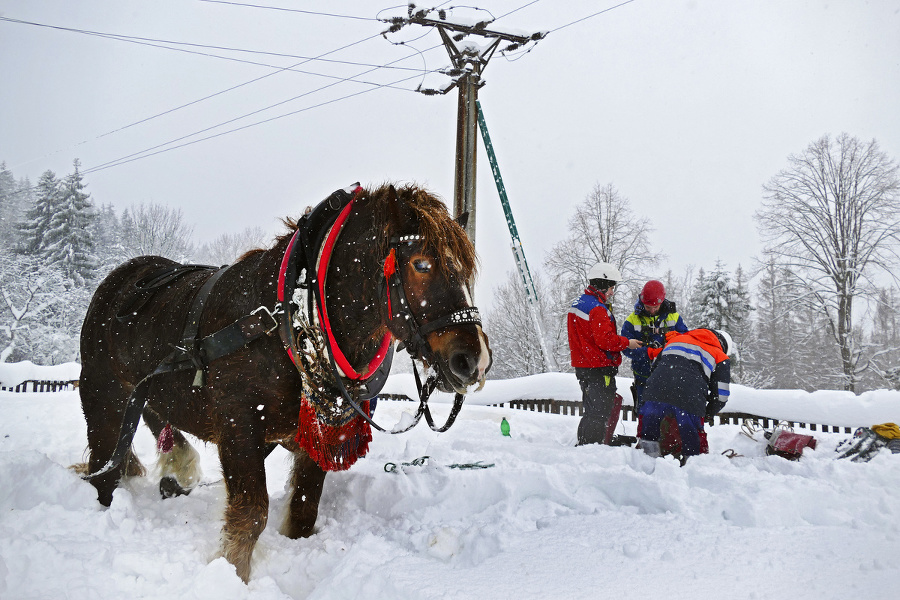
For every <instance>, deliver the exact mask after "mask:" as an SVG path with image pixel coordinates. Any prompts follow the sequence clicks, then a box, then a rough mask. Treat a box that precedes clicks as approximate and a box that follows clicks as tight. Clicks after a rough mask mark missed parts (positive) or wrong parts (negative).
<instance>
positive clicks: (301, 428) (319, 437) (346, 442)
mask: <svg viewBox="0 0 900 600" xmlns="http://www.w3.org/2000/svg"><path fill="white" fill-rule="evenodd" d="M361 408H362V409H363V410H364V411H366V412H368V411H369V402H368V401H364V402H363V403H362V405H361ZM298 421H299V422H298V425H297V436H296V437H295V438H294V441H296V442H297V443H298V444H300V447H301V448H303V449H304V450H306V452H307V454H309V455H310V457H312V459H313V460H314V461H316V464H317V465H319V467H320V468H321V469H322V470H324V471H346V470H347V469H349V468H350V467H352V466H353V464H354V463H355V462H356V460H357V459H359V458H362V457H363V456H365V455H366V453H367V452H368V451H369V442H371V441H372V427H371V426H370V425H369V424H368V423H367V422H366V420H365V419H363V418H362V417H360V416H358V415H357V416H354V417H353V418H351V419H350V420H349V421H347V423H345V424H344V425H339V426H337V427H333V426H330V425H327V424H325V423H322V422H321V421H320V420H319V418H318V417H317V416H316V411H315V409H314V408H313V406H312V404H311V403H310V401H309V400H308V399H307V398H306V394H304V395H303V396H302V398H301V399H300V417H299V419H298Z"/></svg>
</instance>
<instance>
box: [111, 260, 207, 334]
mask: <svg viewBox="0 0 900 600" xmlns="http://www.w3.org/2000/svg"><path fill="white" fill-rule="evenodd" d="M218 268H219V267H213V266H211V265H178V264H176V265H171V266H168V267H163V268H161V269H158V270H156V271H153V272H152V273H150V274H149V275H147V276H145V277H142V278H141V279H138V280H137V281H136V282H135V283H134V290H135V294H134V295H133V296H132V297H131V298H130V299H129V300H128V301H127V302H126V303H125V305H124V306H123V307H122V308H121V309H120V311H119V314H117V315H116V319H117V320H118V321H119V322H120V323H121V322H124V321H127V320H128V319H130V318H131V317H133V316H134V315H135V314H137V311H138V310H139V309H140V308H142V307H143V306H144V305H145V304H146V303H147V301H148V300H149V299H150V297H151V296H152V295H153V292H154V291H156V290H158V289H159V288H161V287H162V286H164V285H168V284H169V283H172V282H173V281H175V280H176V279H178V278H179V277H181V276H182V275H187V274H188V273H193V272H195V271H213V270H215V269H218Z"/></svg>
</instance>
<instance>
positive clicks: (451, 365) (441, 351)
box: [429, 326, 492, 394]
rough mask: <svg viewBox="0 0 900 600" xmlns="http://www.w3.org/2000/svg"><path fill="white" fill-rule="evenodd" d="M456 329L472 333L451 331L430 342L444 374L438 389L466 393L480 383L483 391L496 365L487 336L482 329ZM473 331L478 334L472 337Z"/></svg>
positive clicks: (440, 378)
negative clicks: (493, 365) (485, 380)
mask: <svg viewBox="0 0 900 600" xmlns="http://www.w3.org/2000/svg"><path fill="white" fill-rule="evenodd" d="M454 329H458V330H463V329H465V330H469V331H465V332H463V331H453V330H450V331H445V332H442V333H440V334H438V333H436V334H433V336H434V338H433V339H429V343H430V345H431V348H432V351H433V352H434V355H435V358H436V359H437V361H436V362H437V363H438V364H437V366H438V368H439V371H440V374H441V377H439V378H438V389H440V390H441V391H443V392H451V393H452V392H456V393H459V394H465V393H468V391H469V387H471V386H472V385H475V384H479V385H478V389H479V390H480V389H481V388H482V387H483V386H484V378H485V374H486V373H487V371H488V370H489V369H490V367H491V362H492V359H491V349H490V346H489V345H488V339H487V336H486V335H485V334H484V332H483V331H482V330H481V327H479V326H474V327H473V326H467V327H459V328H454ZM471 329H474V330H475V332H474V333H475V335H471V333H470V331H471ZM429 337H431V336H429Z"/></svg>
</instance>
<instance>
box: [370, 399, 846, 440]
mask: <svg viewBox="0 0 900 600" xmlns="http://www.w3.org/2000/svg"><path fill="white" fill-rule="evenodd" d="M378 397H379V399H381V398H383V399H386V400H405V401H409V402H412V401H413V400H412V399H411V398H409V397H408V396H405V395H402V394H381V395H379V396H378ZM491 406H497V407H500V408H504V407H506V406H509V408H514V409H517V410H530V411H532V412H542V413H550V414H554V415H573V416H580V415H581V414H582V413H583V410H582V407H581V401H580V400H553V399H552V398H536V399H532V400H511V401H509V402H506V403H502V404H492V405H491ZM621 418H622V420H623V421H637V414H635V412H634V407H633V406H628V405H625V406H623V407H622V417H621ZM744 420H751V421H756V422H757V423H759V424H760V425H762V427H763V428H766V429H767V428H769V427H774V426H775V425H787V426H788V427H792V428H798V429H807V430H809V431H822V432H823V433H828V432H829V431H830V432H832V433H841V432H843V433H853V431H854V428H853V427H846V426H843V425H824V424H820V423H803V422H801V421H784V420H778V419H773V418H771V417H762V416H760V415H752V414H749V413H740V412H721V413H719V414H717V415H716V416H715V417H713V422H712V423H710V425H740V424H741V423H743V422H744Z"/></svg>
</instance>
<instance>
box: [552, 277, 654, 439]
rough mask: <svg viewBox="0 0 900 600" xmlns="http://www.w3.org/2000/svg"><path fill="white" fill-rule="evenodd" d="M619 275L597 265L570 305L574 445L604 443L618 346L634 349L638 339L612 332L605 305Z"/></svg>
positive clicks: (610, 428)
mask: <svg viewBox="0 0 900 600" xmlns="http://www.w3.org/2000/svg"><path fill="white" fill-rule="evenodd" d="M621 277H622V275H621V273H619V270H618V269H616V268H615V267H614V266H612V265H610V264H609V263H597V264H596V265H594V266H593V267H591V269H590V271H588V283H589V284H590V285H589V286H588V287H587V289H585V290H584V293H583V294H582V295H581V297H580V298H578V300H576V301H575V302H574V303H573V304H572V307H571V308H569V315H568V317H567V327H568V333H569V351H570V352H571V357H572V366H573V367H574V368H575V377H576V378H577V379H578V384H579V385H580V386H581V397H582V409H583V415H582V417H581V421H580V422H579V423H578V445H579V446H581V445H583V444H609V443H610V441H611V440H612V435H613V432H614V431H615V428H616V423H618V421H619V410H620V409H621V406H622V404H621V403H622V397H621V396H619V395H618V394H617V393H616V377H615V376H616V373H617V372H618V370H619V365H620V364H621V363H622V350H624V349H625V348H639V347H641V342H640V341H639V340H629V339H628V338H626V337H623V336H621V335H619V334H618V333H617V331H618V329H617V328H616V318H615V317H614V316H613V313H612V310H611V309H610V307H609V302H610V301H611V300H612V296H613V294H614V293H615V288H616V284H617V283H618V282H619V280H620V279H621Z"/></svg>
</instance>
